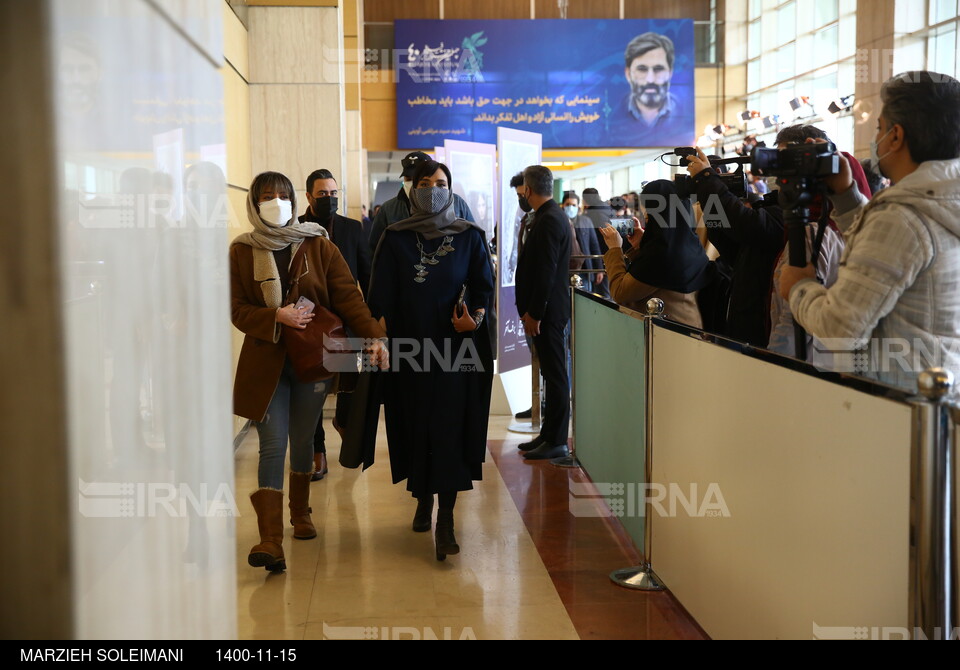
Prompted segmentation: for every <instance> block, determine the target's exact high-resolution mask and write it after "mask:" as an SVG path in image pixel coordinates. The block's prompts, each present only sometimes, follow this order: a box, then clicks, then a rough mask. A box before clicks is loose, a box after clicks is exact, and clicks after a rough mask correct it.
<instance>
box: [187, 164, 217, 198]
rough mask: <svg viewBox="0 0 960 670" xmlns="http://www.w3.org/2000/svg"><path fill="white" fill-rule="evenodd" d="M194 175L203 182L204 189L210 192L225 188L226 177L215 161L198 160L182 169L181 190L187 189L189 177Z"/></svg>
mask: <svg viewBox="0 0 960 670" xmlns="http://www.w3.org/2000/svg"><path fill="white" fill-rule="evenodd" d="M194 176H196V177H197V179H198V180H199V181H201V182H203V185H204V190H205V191H207V192H210V193H217V194H219V193H222V192H223V190H224V189H226V188H227V178H226V177H225V176H224V175H223V170H221V169H220V166H219V165H217V164H216V163H211V162H209V161H200V162H198V163H194V164H193V165H191V166H190V167H188V168H187V169H186V170H184V171H183V186H184V189H183V190H185V191H186V190H187V188H186V187H187V184H188V183H189V182H190V178H191V177H194Z"/></svg>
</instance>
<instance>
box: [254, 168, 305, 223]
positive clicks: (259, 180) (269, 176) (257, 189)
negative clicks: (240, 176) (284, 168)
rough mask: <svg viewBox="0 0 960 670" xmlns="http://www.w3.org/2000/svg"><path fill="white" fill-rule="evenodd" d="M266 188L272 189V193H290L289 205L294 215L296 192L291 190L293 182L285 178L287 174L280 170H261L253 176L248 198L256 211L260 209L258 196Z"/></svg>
mask: <svg viewBox="0 0 960 670" xmlns="http://www.w3.org/2000/svg"><path fill="white" fill-rule="evenodd" d="M267 189H272V190H273V191H274V193H276V192H277V191H286V192H287V193H288V194H289V195H290V205H291V207H292V211H293V212H294V215H296V211H297V192H296V191H294V190H293V182H291V181H290V180H289V179H288V178H287V175H285V174H281V173H280V172H261V173H260V174H258V175H257V176H256V177H254V178H253V183H252V184H250V199H251V200H253V204H254V205H255V206H256V209H257V211H258V212H259V211H260V196H261V195H263V192H264V191H266V190H267Z"/></svg>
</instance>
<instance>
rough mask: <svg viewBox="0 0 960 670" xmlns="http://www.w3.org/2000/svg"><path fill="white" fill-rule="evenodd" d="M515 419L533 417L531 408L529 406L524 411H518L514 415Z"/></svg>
mask: <svg viewBox="0 0 960 670" xmlns="http://www.w3.org/2000/svg"><path fill="white" fill-rule="evenodd" d="M514 418H516V419H532V418H533V408H532V407H531V408H530V409H528V410H527V411H526V412H518V413H517V414H515V415H514Z"/></svg>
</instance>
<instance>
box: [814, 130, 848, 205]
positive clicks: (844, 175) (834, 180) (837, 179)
mask: <svg viewBox="0 0 960 670" xmlns="http://www.w3.org/2000/svg"><path fill="white" fill-rule="evenodd" d="M826 143H827V141H826V140H825V139H816V140H815V139H813V138H812V137H808V138H807V144H826ZM837 155H838V156H840V173H839V174H835V175H833V176H832V177H824V178H823V183H824V184H826V185H827V188H829V189H830V191H831V192H832V193H845V192H847V191H849V190H850V187H851V186H853V171H852V170H851V169H850V162H849V161H847V157H846V156H844V155H843V154H842V153H840V152H839V151H837Z"/></svg>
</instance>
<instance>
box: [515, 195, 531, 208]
mask: <svg viewBox="0 0 960 670" xmlns="http://www.w3.org/2000/svg"><path fill="white" fill-rule="evenodd" d="M517 200H519V201H520V209H521V210H523V211H524V212H530V211H532V210H533V207H532V206H531V205H530V202H529V201H528V200H527V199H526V198H524V197H523V196H522V195H518V196H517Z"/></svg>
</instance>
